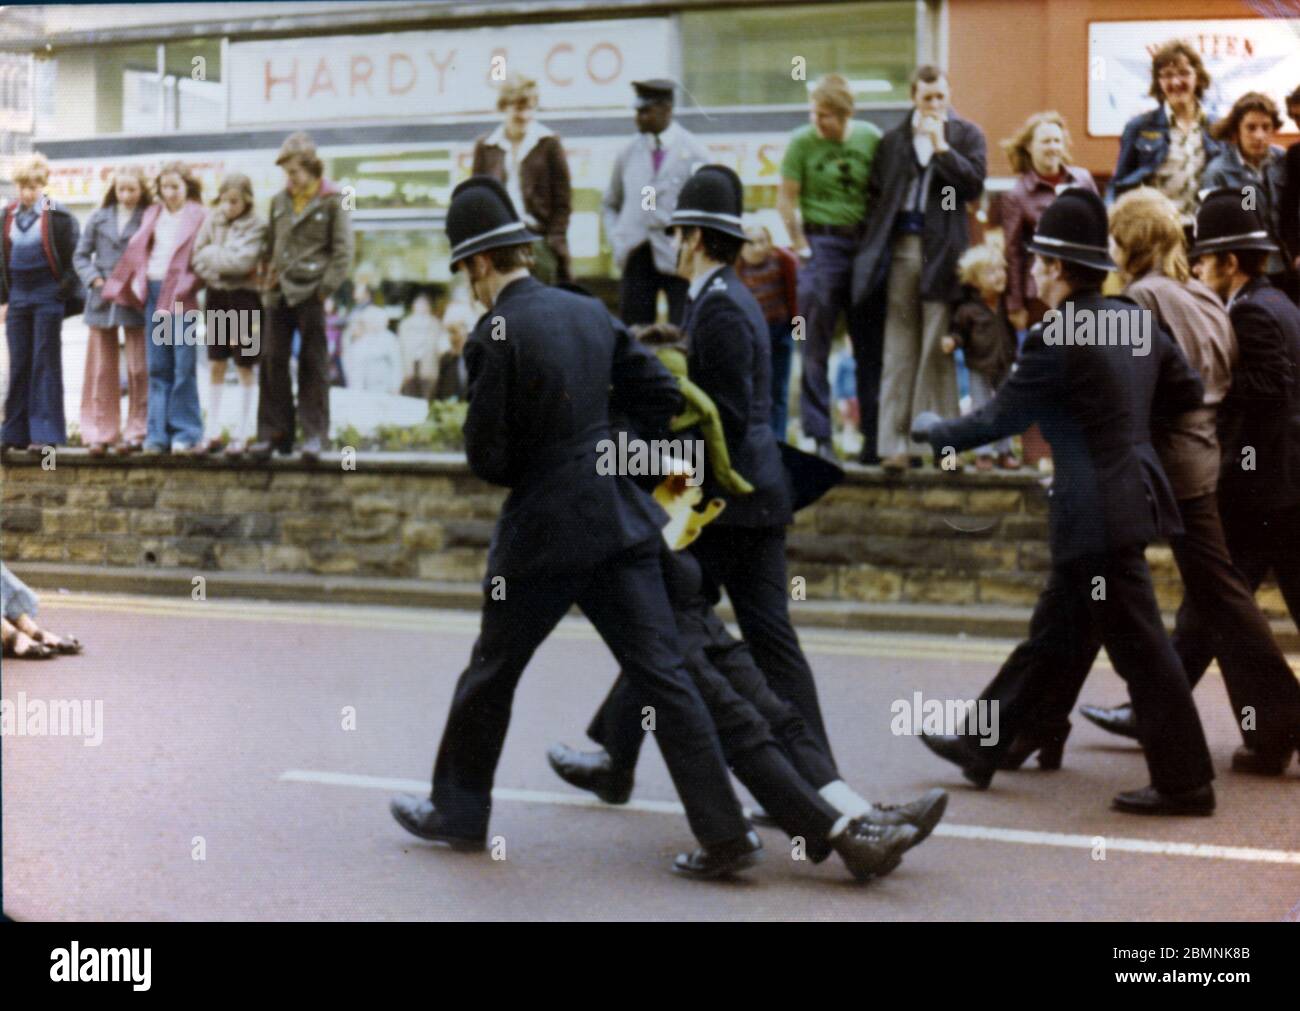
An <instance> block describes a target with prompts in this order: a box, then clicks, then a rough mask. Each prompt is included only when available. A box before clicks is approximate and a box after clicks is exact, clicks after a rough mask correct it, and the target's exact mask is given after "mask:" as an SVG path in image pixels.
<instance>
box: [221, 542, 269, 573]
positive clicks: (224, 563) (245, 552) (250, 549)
mask: <svg viewBox="0 0 1300 1011" xmlns="http://www.w3.org/2000/svg"><path fill="white" fill-rule="evenodd" d="M214 553H215V555H216V560H217V567H218V568H219V569H223V570H225V571H228V572H261V571H262V548H261V546H260V545H257V544H239V543H228V542H227V543H218V544H217V545H216V547H215V548H214Z"/></svg>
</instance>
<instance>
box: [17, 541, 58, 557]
mask: <svg viewBox="0 0 1300 1011" xmlns="http://www.w3.org/2000/svg"><path fill="white" fill-rule="evenodd" d="M63 551H64V544H63V540H62V538H54V539H49V538H40V539H39V540H38V539H36V538H25V539H24V540H23V543H22V546H21V549H20V550H19V552H18V559H19V561H23V562H61V561H63Z"/></svg>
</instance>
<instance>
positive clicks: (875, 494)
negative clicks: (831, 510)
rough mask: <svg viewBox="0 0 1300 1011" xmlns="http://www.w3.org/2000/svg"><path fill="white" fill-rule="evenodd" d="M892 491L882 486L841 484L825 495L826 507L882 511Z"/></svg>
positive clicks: (891, 496) (887, 503) (891, 495)
mask: <svg viewBox="0 0 1300 1011" xmlns="http://www.w3.org/2000/svg"><path fill="white" fill-rule="evenodd" d="M893 494H894V489H892V488H889V487H886V486H884V485H860V484H842V485H839V486H838V487H836V488H832V489H831V490H830V491H829V492H827V494H826V498H825V500H824V501H825V503H826V504H828V505H841V504H842V505H851V506H857V507H858V508H860V509H864V510H865V509H883V508H885V507H886V506H888V505H889V504H890V502H891V501H892V498H893Z"/></svg>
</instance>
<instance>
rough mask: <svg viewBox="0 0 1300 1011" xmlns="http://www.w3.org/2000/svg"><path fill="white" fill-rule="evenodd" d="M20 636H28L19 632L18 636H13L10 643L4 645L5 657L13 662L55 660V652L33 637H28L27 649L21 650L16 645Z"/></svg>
mask: <svg viewBox="0 0 1300 1011" xmlns="http://www.w3.org/2000/svg"><path fill="white" fill-rule="evenodd" d="M19 635H27V633H26V632H19V633H18V634H17V635H14V636H12V637H11V638H10V639H9V641H8V642H6V643H5V644H4V655H5V656H6V657H8V658H9V659H11V660H52V659H53V658H54V650H52V649H50V647H49V646H47V645H45V644H44V643H43V642H41V641H40V640H38V639H33V638H32V637H31V636H27V639H28V644H27V648H26V649H22V650H20V649H19V648H18V647H17V646H15V645H14V643H15V642H16V641H17V639H18V636H19Z"/></svg>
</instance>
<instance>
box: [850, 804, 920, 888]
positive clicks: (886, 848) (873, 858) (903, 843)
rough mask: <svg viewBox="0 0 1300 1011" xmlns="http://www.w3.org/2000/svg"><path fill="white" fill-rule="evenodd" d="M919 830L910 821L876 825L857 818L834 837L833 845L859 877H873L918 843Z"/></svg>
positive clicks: (886, 871) (899, 860)
mask: <svg viewBox="0 0 1300 1011" xmlns="http://www.w3.org/2000/svg"><path fill="white" fill-rule="evenodd" d="M917 834H918V833H917V831H916V829H914V828H913V827H912V826H911V825H877V824H875V823H873V822H870V821H868V820H867V819H866V818H854V819H853V820H852V821H851V822H849V825H848V828H846V829H845V830H844V831H843V832H841V833H840V834H839V835H837V836H836V837H835V838H834V839H832V840H831V847H832V848H833V849H834V850H835V852H836V853H838V854H839V855H840V859H841V860H843V861H844V866H845V867H847V868H848V869H849V873H850V874H852V875H853V877H854V878H855V879H856V880H858V881H870V880H871V879H872V878H882V877H884V876H885V875H886V874H888V873H889V872H890V871H892V870H893V869H894V868H895V867H897V866H898V865H899V864H901V863H902V862H903V854H904V853H905V852H907V851H908V850H909V849H911V848H912V847H913V846H915V845H916V843H917V841H918V840H917V838H916V837H917Z"/></svg>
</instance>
